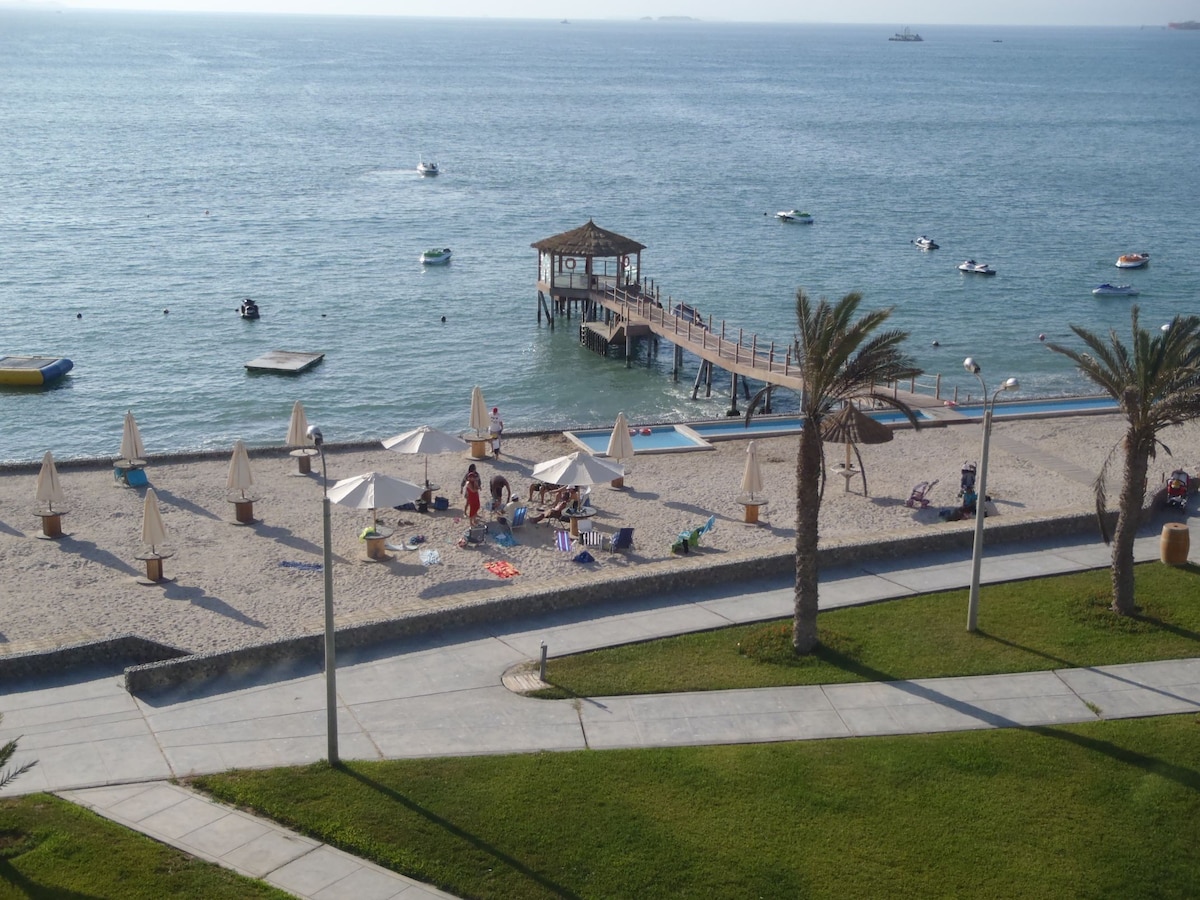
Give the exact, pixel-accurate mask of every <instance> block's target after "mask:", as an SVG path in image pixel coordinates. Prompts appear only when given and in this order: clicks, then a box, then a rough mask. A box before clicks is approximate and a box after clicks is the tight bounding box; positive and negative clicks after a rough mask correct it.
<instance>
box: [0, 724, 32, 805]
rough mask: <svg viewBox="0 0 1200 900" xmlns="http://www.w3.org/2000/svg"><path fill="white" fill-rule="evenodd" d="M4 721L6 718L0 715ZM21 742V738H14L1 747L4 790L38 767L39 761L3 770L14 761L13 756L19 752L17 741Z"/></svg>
mask: <svg viewBox="0 0 1200 900" xmlns="http://www.w3.org/2000/svg"><path fill="white" fill-rule="evenodd" d="M3 720H4V716H2V715H0V721H3ZM19 740H20V738H14V739H13V740H11V741H9V742H8V743H7V744H4V745H3V746H0V788H3V787H4V786H5V785H7V784H11V783H12V782H14V781H16V780H17V779H18V778H19V777H21V776H22V775H24V774H25V773H26V772H28V771H29V770H30V769H32V768H33V767H34V766H36V765H37V760H34V761H32V762H27V763H25V765H23V766H14V767H12V768H8V769H5V768H3V767H4V766H6V765H8V761H9V760H10V759H12V758H13V754H14V753H16V752H17V741H19Z"/></svg>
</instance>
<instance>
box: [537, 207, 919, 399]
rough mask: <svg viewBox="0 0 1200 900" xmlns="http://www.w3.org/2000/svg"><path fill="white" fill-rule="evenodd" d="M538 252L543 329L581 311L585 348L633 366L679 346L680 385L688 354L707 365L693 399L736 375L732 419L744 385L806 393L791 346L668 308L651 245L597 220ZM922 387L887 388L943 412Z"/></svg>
mask: <svg viewBox="0 0 1200 900" xmlns="http://www.w3.org/2000/svg"><path fill="white" fill-rule="evenodd" d="M533 246H534V247H535V248H537V249H538V250H539V252H540V253H541V264H540V266H539V277H538V322H539V323H540V322H541V320H542V315H543V314H545V316H546V319H547V321H548V324H549V325H550V327H551V328H553V327H554V319H555V316H556V315H558V316H565V317H566V318H567V319H568V320H570V318H571V315H572V313H573V312H577V313H578V314H579V317H580V324H579V341H580V343H581V344H583V345H584V346H586V347H587V348H588V349H590V350H593V351H594V352H597V353H600V354H603V355H605V356H608V355H609V352H610V350H612V349H614V348H621V349H623V351H624V356H625V364H626V366H630V365H632V358H633V343H634V341H635V340H638V339H650V340H652V341H657V340H658V339H663V340H666V341H669V342H670V343H671V344H672V345H673V346H674V353H673V364H672V367H671V375H672V377H673V378H676V379H677V378H678V377H679V374H680V371H681V370H682V368H683V353H684V351H687V352H689V353H691V354H692V355H694V356H696V357H697V358H698V359H699V360H700V368H699V370H698V372H697V374H696V385H695V387H694V388H693V390H692V398H693V399H695V398H696V397H697V396H698V394H699V391H700V388H701V386H703V387H704V390H705V396H711V393H712V381H713V370H714V369H715V368H719V369H722V370H724V371H726V372H728V373H729V375H730V399H731V408H730V410H729V412H730V414H731V415H734V414H737V394H738V381H739V380H740V381H741V382H742V393H743V395H744V396H745V397H747V398H748V397H749V396H750V391H749V381H750V380H754V381H760V382H762V383H763V384H765V385H772V386H779V387H784V388H788V389H790V390H792V391H795V392H796V393H802V392H803V389H804V382H803V380H802V379H801V377H800V371H799V367H798V365H797V361H796V359H794V358H793V355H792V344H791V343H790V342H789V343H787V344H784V345H783V346H782V347H777V346H776V343H775V341H767V340H760V339H759V337H758V335H757V334H754V333H747V332H746V331H745V330H744V329H742V328H738V329H737V330H736V331H735V330H734V329H733V328H731V327H730V326H729V325H728V324H727V323H726V322H725V321H724V320H721V321H718V322H714V321H713V319H712V317H711V316H709V317H708V318H707V319H705V318H704V317H703V316H701V315H700V313H699V311H698V310H696V309H695V308H694V307H691V306H689V305H688V304H685V303H682V302H676V301H674V300H672V299H671V298H670V297H668V298H667V300H666V302H665V304H664V302H663V300H662V297H661V292H660V291H659V289H658V287H657V286H656V285H655V284H654V283H653V282H652V281H651V280H650V279H648V278H639V274H638V273H639V270H640V268H641V250H643V249H645V248H644V245H642V244H639V243H637V242H636V241H633V240H631V239H629V238H626V237H622V236H621V235H618V234H615V233H614V232H609V231H605V230H604V229H601V228H598V227H597V226H596V225H595V224H594V223H592V222H590V221H589V222H588V223H587V225H585V226H583V228H578V229H575V230H574V231H570V232H565V233H564V234H561V235H556V236H555V237H552V238H546V239H545V240H544V241H539V242H537V243H535V244H534V245H533ZM635 254H636V261H635ZM610 260H611V261H612V262H613V265H612V266H611V268H610V266H609V261H610ZM581 262H582V266H581V265H580V263H581ZM581 268H582V270H583V271H582V272H580V271H579V270H580V269H581ZM939 384H940V380H939ZM916 388H917V385H916V383H915V382H913V383H911V384H910V385H909V388H908V389H907V390H906V389H904V388H901V387H900V386H898V385H888V386H886V388H885V389H886V390H887V392H888V393H889V394H892V395H893V396H894V397H896V398H897V399H899V400H902V401H903V402H904V403H906V404H908V405H909V406H911V407H913V408H931V407H940V406H942V401H941V400H940V398H939V396H938V395H939V393H940V391H939V389H938V387H937V386H935V388H934V390H933V392H932V394H923V393H917V390H916ZM881 389H884V386H882V385H881Z"/></svg>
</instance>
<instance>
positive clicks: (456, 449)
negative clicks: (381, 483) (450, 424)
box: [383, 425, 469, 484]
mask: <svg viewBox="0 0 1200 900" xmlns="http://www.w3.org/2000/svg"><path fill="white" fill-rule="evenodd" d="M383 446H384V448H385V449H387V450H393V451H395V452H396V453H409V454H416V453H423V454H425V484H429V454H430V453H462V452H464V451H465V450H467V449H468V447H469V445H468V444H467V442H466V441H464V440H463V439H462V438H460V437H456V436H455V435H453V434H446V432H444V431H439V430H438V429H436V428H434V427H433V426H431V425H422V426H421V427H420V428H414V429H413V430H412V431H406V432H404V434H398V435H396V436H395V437H390V438H386V439H385V440H384V442H383Z"/></svg>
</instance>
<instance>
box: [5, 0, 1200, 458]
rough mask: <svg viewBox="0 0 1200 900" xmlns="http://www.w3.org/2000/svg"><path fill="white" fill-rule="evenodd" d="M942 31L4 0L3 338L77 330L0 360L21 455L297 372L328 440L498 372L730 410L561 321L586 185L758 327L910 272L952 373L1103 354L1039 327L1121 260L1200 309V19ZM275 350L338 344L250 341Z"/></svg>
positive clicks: (570, 410) (282, 392) (659, 257)
mask: <svg viewBox="0 0 1200 900" xmlns="http://www.w3.org/2000/svg"><path fill="white" fill-rule="evenodd" d="M921 31H922V34H923V36H924V37H925V42H924V43H922V44H900V43H891V42H888V40H887V37H888V35H889V34H890V30H889V29H885V28H868V27H861V26H855V27H832V26H769V27H768V26H750V25H709V24H673V25H668V24H664V23H647V22H630V23H589V22H574V23H572V24H570V25H563V24H559V23H557V22H555V23H550V22H503V21H434V20H428V21H425V20H403V19H392V20H389V19H376V20H362V19H307V18H256V17H236V18H234V17H218V16H181V15H176V16H167V15H159V16H153V15H136V14H116V13H111V14H100V13H80V12H67V13H63V14H46V13H27V12H14V11H0V85H2V86H3V90H0V121H2V122H3V123H4V138H3V141H2V142H0V310H2V311H3V321H2V324H0V353H5V354H46V355H54V356H68V357H70V358H71V359H72V360H74V362H75V370H74V372H72V373H71V375H70V376H68V377H67V378H66V379H65V380H64V381H63V382H61V383H60V385H59V386H58V387H56V388H53V389H48V390H37V391H28V390H13V389H8V390H3V391H0V460H5V461H8V460H31V459H36V458H38V457H40V455H41V454H42V453H43V452H44V451H45V450H47V449H50V450H53V451H54V453H55V455H56V456H57V457H61V458H69V457H79V456H113V455H115V454H116V452H117V448H118V446H119V442H120V432H121V418H122V415H123V414H124V412H125V410H126V409H132V410H133V411H134V414H135V416H136V417H137V419H138V422H139V424H140V426H141V430H142V434H143V437H144V439H145V442H146V447H147V450H148V451H149V452H150V453H158V452H167V451H174V450H185V449H200V448H222V447H228V446H229V445H230V444H231V443H232V442H233V441H234V440H235V439H237V438H243V439H245V440H247V442H249V443H251V444H252V445H256V444H257V445H262V444H276V445H278V444H282V443H283V439H284V436H285V433H286V431H287V424H288V416H289V413H290V409H291V405H292V403H293V402H294V401H295V400H302V401H303V402H304V404H305V408H306V410H307V412H308V417H309V420H310V421H311V422H314V423H319V424H320V425H321V426H322V428H323V430H324V432H325V435H326V437H327V439H329V440H331V441H346V440H356V439H364V438H378V437H384V436H387V435H390V434H394V433H396V432H398V431H402V430H405V429H407V428H410V427H415V426H416V425H420V424H424V423H428V424H433V425H437V426H439V427H443V428H446V429H449V430H462V429H465V428H466V425H467V418H468V410H469V394H470V389H471V386H472V385H474V384H479V385H480V386H481V387H482V388H483V391H484V396H485V398H486V400H487V403H488V405H489V406H491V405H498V406H500V407H501V410H502V412H503V414H504V418H505V420H506V423H507V426H508V428H509V429H510V430H518V429H520V430H525V429H533V428H548V427H563V426H575V425H597V426H602V425H607V424H609V423H611V422H612V420H613V418H614V417H615V415H616V413H617V412H618V411H620V410H624V411H625V412H626V414H627V415H628V416H629V418H630V421H631V422H635V423H638V422H645V421H659V420H676V419H684V418H689V419H695V418H701V417H708V416H719V415H721V414H722V413H723V412H724V410H725V409H726V407H727V406H728V399H727V397H725V396H723V394H724V393H725V392H727V390H728V387H727V382H725V381H721V382H720V385H721V394H722V396H718V395H716V394H714V396H713V398H711V399H710V400H707V401H705V400H703V399H702V400H700V401H695V402H694V401H692V400H691V397H690V394H691V379H692V377H693V375H694V368H693V369H692V371H690V372H688V373H687V374H686V375H685V377H684V379H683V380H681V381H680V382H678V383H672V382H671V381H670V379H669V378H668V377H667V374H666V371H667V370H668V369H669V352H668V349H667V348H666V346H665V345H664V348H663V352H662V355H661V358H660V359H654V360H647V359H646V358H645V356H644V355H643V356H641V357H640V358H639V359H638V360H637V361H636V364H635V366H634V367H633V368H631V369H626V368H625V367H624V365H623V364H622V363H621V362H619V361H616V360H604V359H602V358H600V357H597V356H595V355H593V354H591V353H590V352H588V351H586V350H584V349H582V348H581V347H579V345H578V343H577V341H576V338H575V334H574V327H573V325H574V323H573V325H572V327H571V328H559V329H558V330H557V331H556V332H554V333H551V332H550V331H549V330H548V329H547V328H546V327H545V326H543V327H542V328H540V329H539V327H538V325H537V320H536V288H535V277H536V274H537V255H536V252H535V251H534V250H532V249H531V248H530V243H531V242H533V241H537V240H540V239H542V238H545V237H548V236H550V235H553V234H557V233H559V232H561V231H566V230H568V229H571V228H575V227H578V226H579V225H582V224H583V223H584V222H586V221H587V220H588V219H589V218H593V219H594V220H595V221H596V223H597V224H599V225H601V226H602V227H605V228H608V229H611V230H614V231H617V232H620V233H621V234H624V235H627V236H629V237H632V238H634V239H636V240H638V241H640V242H642V243H644V244H646V245H647V248H648V249H647V250H646V251H645V253H644V254H643V262H644V273H645V274H647V275H649V276H651V277H652V278H654V279H655V280H656V281H657V282H658V283H659V285H660V286H661V288H662V290H663V291H664V292H666V293H670V294H671V295H673V296H674V297H675V298H676V299H680V300H684V301H686V302H688V303H691V304H692V305H694V306H697V307H699V308H700V309H701V311H702V312H703V313H705V314H712V315H713V316H714V317H715V318H717V319H721V318H724V319H727V320H728V322H729V327H731V328H733V329H734V330H736V329H737V328H739V327H741V328H744V329H745V330H746V332H747V333H750V332H757V333H758V335H759V339H760V342H761V341H770V340H772V339H773V340H776V341H777V342H778V343H779V344H780V345H782V344H784V343H786V342H787V341H788V340H789V339H790V338H791V336H792V334H793V331H794V316H795V309H794V294H795V291H796V288H797V287H804V288H805V289H806V290H808V291H809V292H810V293H812V294H814V295H826V296H830V297H837V296H841V295H842V294H844V293H846V292H847V291H851V290H858V291H861V292H863V294H864V295H865V306H866V307H867V308H874V307H881V306H893V307H894V308H895V313H894V322H895V324H896V325H898V326H900V327H902V328H905V329H907V330H909V331H910V332H911V340H910V350H911V352H913V353H914V354H915V355H916V356H917V358H918V359H919V361H920V363H921V364H922V365H923V366H924V367H926V369H927V370H928V371H930V372H933V373H936V372H941V373H944V375H945V376H946V384H947V386H948V387H949V388H951V389H952V388H953V386H954V385H955V384H958V385H960V386H961V387H962V388H963V389H964V390H975V391H976V392H977V384H976V383H975V382H974V380H973V379H969V378H968V377H967V376H966V375H965V373H964V372H963V371H962V369H961V361H962V358H963V357H964V356H967V355H972V356H975V357H976V358H977V359H978V360H979V362H980V363H981V364H982V366H983V367H984V373H985V377H986V378H987V381H988V385H989V386H991V387H994V386H998V385H999V383H1000V381H1001V380H1003V378H1005V377H1007V376H1009V375H1017V376H1019V377H1020V379H1021V381H1022V384H1023V385H1024V387H1025V392H1024V396H1044V395H1056V394H1062V393H1069V392H1072V391H1081V390H1083V385H1082V384H1081V383H1080V382H1079V381H1078V380H1077V378H1076V377H1075V375H1074V374H1073V372H1072V370H1071V368H1070V367H1069V365H1068V364H1067V362H1066V361H1065V360H1063V359H1061V358H1059V357H1056V356H1055V355H1054V354H1051V353H1050V352H1049V351H1047V350H1046V348H1045V347H1044V346H1042V344H1041V343H1040V342H1039V340H1038V335H1039V334H1045V335H1046V336H1047V338H1048V339H1052V340H1065V339H1068V338H1069V337H1070V332H1069V328H1068V326H1069V325H1070V324H1082V325H1086V326H1088V327H1091V328H1099V329H1107V328H1109V327H1110V326H1111V327H1115V328H1117V329H1118V331H1120V332H1122V333H1125V332H1127V330H1128V321H1129V312H1128V309H1129V305H1130V301H1129V300H1127V299H1120V298H1107V299H1104V300H1097V299H1095V298H1093V297H1092V295H1091V288H1092V287H1094V286H1096V285H1097V284H1099V283H1101V282H1102V281H1115V280H1118V279H1119V280H1120V281H1127V282H1132V283H1135V284H1136V285H1137V287H1138V288H1140V290H1141V292H1142V293H1141V297H1140V298H1139V300H1138V301H1137V302H1139V303H1140V304H1141V307H1142V310H1143V321H1144V322H1145V323H1146V324H1150V325H1155V324H1159V323H1160V322H1163V321H1166V320H1167V319H1169V318H1170V317H1171V316H1172V315H1174V314H1176V313H1192V312H1200V310H1198V309H1197V305H1198V304H1197V296H1198V294H1200V264H1198V261H1197V250H1198V244H1200V242H1198V241H1197V237H1198V228H1197V221H1198V220H1197V210H1198V209H1200V166H1197V150H1196V148H1197V147H1200V92H1197V90H1196V88H1197V85H1200V34H1196V33H1188V32H1169V31H1166V30H1162V29H1145V30H1136V29H1113V30H1106V29H1075V30H1062V29H1011V28H922V29H921ZM422 156H424V157H425V158H435V159H437V160H438V161H439V162H440V163H441V165H442V168H443V174H442V176H441V177H439V178H436V179H422V178H420V177H418V176H417V175H416V173H415V167H416V164H417V162H418V161H419V159H420V158H421V157H422ZM793 207H796V208H802V209H805V210H808V211H810V212H811V213H812V214H813V215H814V216H815V217H816V224H814V225H812V226H787V225H781V224H779V223H777V222H776V221H775V220H774V219H773V218H772V216H769V215H764V213H774V211H776V210H779V209H788V208H793ZM921 234H928V235H929V236H931V237H933V238H935V239H936V240H938V241H939V242H940V243H941V245H942V249H940V250H938V251H936V252H932V253H921V252H919V251H917V250H916V249H915V248H914V247H913V246H912V244H911V243H910V241H911V240H912V239H913V238H915V237H917V236H918V235H921ZM432 246H437V247H442V246H448V247H452V248H453V249H454V261H453V263H452V264H451V265H450V266H447V267H444V268H441V267H438V268H423V267H422V266H421V265H420V264H419V262H418V257H419V255H420V253H421V252H422V251H423V250H425V249H427V248H428V247H432ZM1134 250H1148V251H1150V252H1151V253H1152V257H1153V259H1152V262H1151V265H1150V267H1149V268H1147V269H1145V270H1142V271H1134V272H1119V271H1118V270H1117V269H1116V268H1114V266H1113V263H1114V261H1115V259H1116V257H1117V256H1118V255H1119V254H1121V253H1124V252H1129V251H1134ZM967 257H973V258H975V259H977V260H980V261H982V262H988V263H990V264H991V265H992V266H994V267H995V268H996V269H997V270H998V271H999V275H998V276H997V277H995V278H979V277H975V278H972V277H969V276H963V275H961V274H959V273H958V272H957V271H956V269H955V266H956V265H957V264H958V263H959V262H961V261H962V260H963V259H965V258H967ZM247 296H249V297H253V298H254V299H256V300H257V301H258V302H259V304H260V306H261V308H262V310H263V318H262V320H261V321H259V322H254V323H247V322H243V321H242V320H241V319H240V318H239V317H238V316H237V314H236V312H235V309H236V307H237V305H238V303H239V301H240V300H241V299H242V298H243V297H247ZM164 310H169V311H170V312H169V314H164ZM80 316H81V317H80ZM442 316H445V317H446V320H447V321H446V323H445V324H443V323H442V322H441V317H442ZM934 341H937V342H938V344H939V346H937V347H935V346H934V345H933V343H934ZM271 349H290V350H309V351H318V352H324V353H325V354H326V357H325V361H324V363H323V364H322V365H321V366H319V367H318V368H316V369H315V370H313V371H312V372H310V373H308V374H305V375H302V376H299V377H293V378H288V377H275V376H264V375H251V374H248V373H247V372H246V371H245V369H244V364H245V363H246V362H247V361H249V360H251V359H253V358H254V357H256V356H258V355H260V354H262V353H263V352H265V351H267V350H271ZM641 352H642V353H643V354H644V352H645V351H641ZM689 364H690V365H692V366H694V360H690V361H689ZM783 399H784V403H783V405H784V406H786V398H783ZM793 402H794V401H793Z"/></svg>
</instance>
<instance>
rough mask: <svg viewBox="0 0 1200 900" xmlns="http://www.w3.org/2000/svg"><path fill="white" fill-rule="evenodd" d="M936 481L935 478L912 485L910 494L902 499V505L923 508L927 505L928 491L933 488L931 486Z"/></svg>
mask: <svg viewBox="0 0 1200 900" xmlns="http://www.w3.org/2000/svg"><path fill="white" fill-rule="evenodd" d="M937 483H938V479H936V478H935V479H933V481H921V482H918V483H917V484H915V485H913V489H912V494H911V495H910V496H909V498H908V499H907V500H905V501H904V505H905V506H908V507H914V506H919V507H920V508H921V509H924V508H925V507H927V506H928V505H929V492H930V491H932V490H933V486H934V485H935V484H937Z"/></svg>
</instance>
